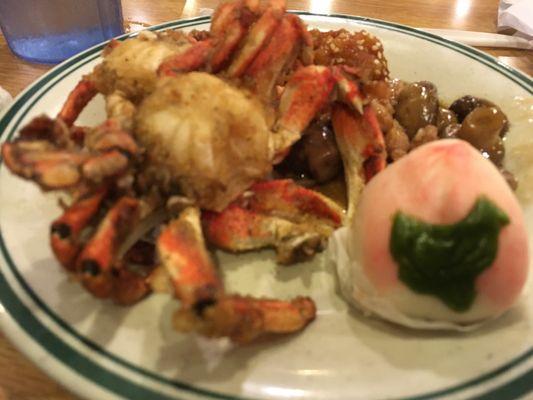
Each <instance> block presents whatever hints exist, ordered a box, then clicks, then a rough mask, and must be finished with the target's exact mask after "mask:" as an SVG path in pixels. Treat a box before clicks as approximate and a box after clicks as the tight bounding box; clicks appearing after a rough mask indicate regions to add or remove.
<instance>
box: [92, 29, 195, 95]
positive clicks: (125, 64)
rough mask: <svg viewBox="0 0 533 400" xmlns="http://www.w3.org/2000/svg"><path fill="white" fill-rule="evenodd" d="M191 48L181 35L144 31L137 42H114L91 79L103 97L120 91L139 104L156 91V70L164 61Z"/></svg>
mask: <svg viewBox="0 0 533 400" xmlns="http://www.w3.org/2000/svg"><path fill="white" fill-rule="evenodd" d="M190 46H191V44H190V41H189V40H188V39H187V37H186V35H185V34H183V33H181V32H168V33H167V32H163V33H154V32H150V31H143V32H141V33H140V34H139V36H138V37H136V38H133V39H129V40H125V41H123V42H111V44H110V46H109V47H108V48H107V49H106V51H105V56H104V61H103V62H102V63H101V64H99V65H98V66H96V68H95V69H94V72H93V74H92V76H91V77H90V78H89V79H90V80H91V81H93V82H94V84H95V86H96V88H97V90H98V91H99V92H100V93H104V94H106V95H107V94H111V93H113V92H115V91H120V92H121V93H122V94H123V95H124V96H125V97H127V98H128V99H131V100H133V101H134V102H137V101H139V100H140V99H141V98H142V97H144V95H145V94H146V93H150V92H151V91H152V90H153V89H154V87H155V82H156V80H157V73H156V72H157V68H158V67H159V65H160V64H161V63H162V62H163V60H165V59H166V58H168V57H170V56H175V55H176V54H179V53H181V52H184V51H186V50H187V49H188V48H189V47H190Z"/></svg>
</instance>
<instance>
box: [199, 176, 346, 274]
mask: <svg viewBox="0 0 533 400" xmlns="http://www.w3.org/2000/svg"><path fill="white" fill-rule="evenodd" d="M341 220H342V210H341V209H340V208H339V207H338V206H337V205H336V204H334V203H333V202H331V201H330V200H329V199H326V198H325V197H324V196H322V195H320V194H318V193H316V192H313V191H311V190H309V189H305V188H302V187H299V186H298V185H296V184H294V182H292V181H290V180H280V181H270V182H264V183H258V184H255V185H254V186H252V187H251V188H250V190H249V191H248V192H247V193H246V194H245V196H243V198H241V199H238V200H237V201H236V202H234V203H233V204H231V205H230V206H229V207H227V208H226V209H225V210H224V211H222V212H221V213H215V212H208V211H205V212H204V213H203V216H202V221H203V225H204V231H205V235H206V237H207V239H208V240H209V241H210V242H211V243H213V244H214V245H216V246H217V247H220V248H222V249H225V250H229V251H236V252H240V251H247V250H257V249H261V248H266V247H274V248H275V249H276V252H277V261H278V263H280V264H292V263H294V262H297V261H302V260H305V259H309V258H311V257H312V256H313V255H314V254H315V253H316V252H317V251H320V250H322V249H323V248H324V246H325V244H326V242H327V238H328V237H329V235H330V234H331V233H332V232H333V230H334V229H335V228H336V227H338V226H339V225H340V223H341Z"/></svg>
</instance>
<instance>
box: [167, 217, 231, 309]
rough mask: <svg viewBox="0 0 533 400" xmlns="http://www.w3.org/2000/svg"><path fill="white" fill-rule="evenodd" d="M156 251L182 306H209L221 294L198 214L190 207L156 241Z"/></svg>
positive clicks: (220, 285)
mask: <svg viewBox="0 0 533 400" xmlns="http://www.w3.org/2000/svg"><path fill="white" fill-rule="evenodd" d="M157 250H158V253H159V257H160V259H161V262H162V264H163V266H164V267H165V269H166V271H167V273H168V275H169V276H170V279H171V281H172V284H173V286H174V290H175V296H176V297H177V298H178V299H179V300H180V301H181V302H182V307H184V308H187V309H188V308H191V307H199V306H201V305H202V304H211V303H213V302H214V301H216V300H217V299H218V298H219V297H220V295H221V294H222V292H223V287H222V281H221V280H220V277H219V275H218V273H217V271H216V269H215V267H214V265H213V263H212V261H211V258H210V257H209V254H208V253H207V250H206V248H205V244H204V241H203V237H202V231H201V226H200V211H199V210H198V209H197V208H194V207H189V208H187V209H185V210H184V211H183V212H182V213H181V214H180V216H179V217H178V218H177V219H175V220H173V221H171V222H170V223H169V225H168V226H167V227H166V228H165V229H164V230H163V231H162V232H161V234H160V235H159V238H158V239H157Z"/></svg>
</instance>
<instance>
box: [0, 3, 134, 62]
mask: <svg viewBox="0 0 533 400" xmlns="http://www.w3.org/2000/svg"><path fill="white" fill-rule="evenodd" d="M0 27H1V28H2V32H3V34H4V37H5V38H6V40H7V44H8V45H9V48H10V49H11V51H12V52H13V53H15V54H16V55H17V56H19V57H21V58H23V59H24V60H27V61H33V62H39V63H47V64H54V63H58V62H60V61H63V60H64V59H66V58H68V57H70V56H72V55H74V54H76V53H79V52H80V51H82V50H84V49H86V48H88V47H91V46H93V45H95V44H97V43H100V42H103V41H104V40H107V39H110V38H112V37H115V36H118V35H120V34H122V33H124V27H123V24H122V8H121V4H120V0H0Z"/></svg>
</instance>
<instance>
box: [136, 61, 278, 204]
mask: <svg viewBox="0 0 533 400" xmlns="http://www.w3.org/2000/svg"><path fill="white" fill-rule="evenodd" d="M135 118H136V128H137V129H136V133H137V137H138V140H139V141H140V142H141V143H142V144H143V146H144V147H145V148H146V149H147V152H148V157H150V163H151V164H152V165H159V166H161V167H162V168H161V170H163V171H166V172H168V173H173V174H174V175H173V176H171V177H168V179H171V180H172V181H174V182H178V183H179V185H180V187H181V190H182V191H183V192H184V193H185V195H186V196H187V197H189V198H191V199H195V200H196V201H197V202H198V204H199V205H200V206H201V207H202V208H204V209H208V210H214V211H222V209H224V208H225V207H226V206H227V205H228V203H229V202H230V201H231V200H233V199H234V198H235V197H237V196H238V195H239V194H241V193H242V192H244V191H245V190H246V189H247V188H248V187H250V186H251V185H252V183H254V182H256V181H258V180H261V179H264V178H265V177H266V176H267V175H268V173H269V172H270V171H271V161H270V160H271V155H270V153H271V151H270V135H271V132H270V130H269V128H268V125H267V123H266V119H265V116H264V113H263V109H262V107H261V106H260V104H258V103H257V102H256V101H255V100H253V98H252V97H251V96H249V95H247V94H246V92H244V91H242V90H239V89H236V88H234V87H232V86H230V85H229V84H227V83H225V82H224V81H222V80H221V79H220V78H217V77H216V76H213V75H210V74H207V73H203V72H191V73H188V74H183V75H179V76H176V77H172V78H162V79H160V80H159V82H158V85H157V88H156V90H155V91H154V92H153V93H152V94H151V95H150V96H148V97H147V98H146V99H145V100H144V101H143V102H142V104H141V106H140V107H139V110H138V113H137V114H136V116H135ZM163 179H167V178H165V177H163Z"/></svg>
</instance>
